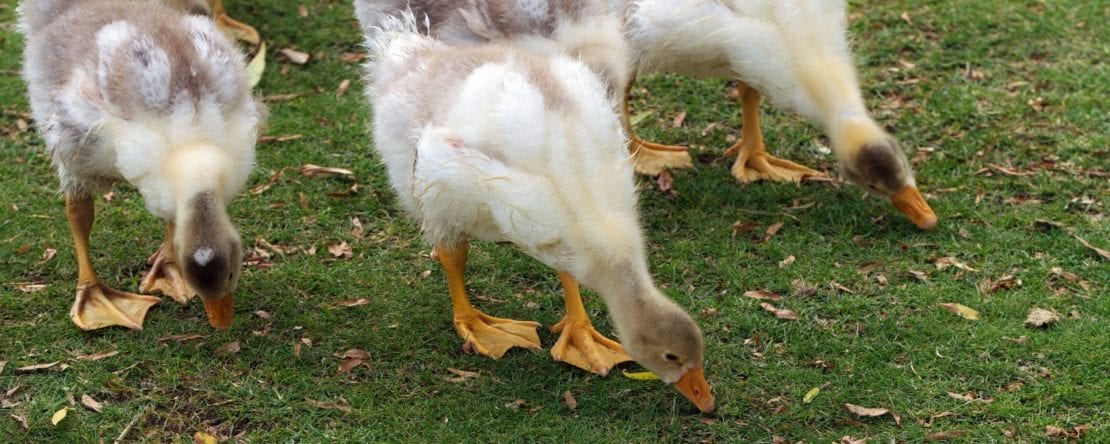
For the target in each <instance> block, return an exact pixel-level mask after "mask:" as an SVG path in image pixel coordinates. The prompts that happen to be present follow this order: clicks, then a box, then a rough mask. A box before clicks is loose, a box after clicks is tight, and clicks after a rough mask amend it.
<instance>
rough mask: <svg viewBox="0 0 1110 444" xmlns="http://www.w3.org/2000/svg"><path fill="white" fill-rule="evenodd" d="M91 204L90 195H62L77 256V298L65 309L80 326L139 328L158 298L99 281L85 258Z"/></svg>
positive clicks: (93, 207)
mask: <svg viewBox="0 0 1110 444" xmlns="http://www.w3.org/2000/svg"><path fill="white" fill-rule="evenodd" d="M95 205H96V204H95V203H94V202H93V200H92V199H90V198H80V199H77V198H72V197H69V196H66V219H68V220H69V229H70V231H71V232H72V233H73V247H74V253H75V254H76V256H77V299H76V300H75V301H74V302H73V307H71V308H70V310H69V318H70V319H71V320H73V323H74V324H76V325H77V327H79V328H81V329H82V330H95V329H98V328H102V327H109V326H113V325H120V326H124V327H127V328H130V329H134V330H142V329H143V320H144V319H145V318H146V313H147V311H148V310H150V307H151V306H152V305H154V304H157V303H159V302H161V299H158V298H156V297H153V296H144V295H140V294H133V293H126V292H122V291H118V290H113V289H111V288H108V286H106V285H104V284H103V283H102V282H100V278H99V277H98V276H97V275H96V271H95V270H93V265H92V259H90V258H89V232H90V231H92V225H93V219H94V214H95V212H96V207H95Z"/></svg>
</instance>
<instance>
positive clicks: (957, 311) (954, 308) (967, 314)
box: [937, 302, 979, 321]
mask: <svg viewBox="0 0 1110 444" xmlns="http://www.w3.org/2000/svg"><path fill="white" fill-rule="evenodd" d="M937 305H940V307H941V308H943V309H945V310H948V312H949V313H952V314H954V315H957V316H959V317H961V318H964V319H967V320H970V321H978V320H979V312H978V311H975V309H973V308H971V307H968V306H966V305H963V304H956V303H953V302H946V303H943V304H937Z"/></svg>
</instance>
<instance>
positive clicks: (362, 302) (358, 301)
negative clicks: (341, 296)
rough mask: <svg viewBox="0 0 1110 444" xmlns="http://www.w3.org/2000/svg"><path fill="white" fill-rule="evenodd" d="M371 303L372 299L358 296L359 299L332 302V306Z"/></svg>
mask: <svg viewBox="0 0 1110 444" xmlns="http://www.w3.org/2000/svg"><path fill="white" fill-rule="evenodd" d="M369 303H370V299H367V298H358V299H347V300H344V301H339V302H333V303H332V304H331V306H332V307H358V306H359V305H366V304H369Z"/></svg>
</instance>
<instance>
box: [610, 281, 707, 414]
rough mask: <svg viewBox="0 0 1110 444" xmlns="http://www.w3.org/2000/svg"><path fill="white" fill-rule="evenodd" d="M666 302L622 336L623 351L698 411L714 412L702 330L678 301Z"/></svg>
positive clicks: (667, 300)
mask: <svg viewBox="0 0 1110 444" xmlns="http://www.w3.org/2000/svg"><path fill="white" fill-rule="evenodd" d="M665 301H666V303H665V304H663V305H661V306H660V307H659V309H658V310H656V311H657V312H656V313H652V314H650V315H648V316H646V317H644V318H643V319H640V320H639V321H638V322H636V324H635V325H633V326H630V327H631V328H630V331H628V332H627V335H625V334H622V335H621V336H622V339H624V340H622V341H621V342H622V345H623V346H624V350H625V352H627V353H628V355H629V356H631V357H632V359H635V360H636V362H638V363H640V365H643V366H644V367H645V368H647V369H648V370H651V372H652V373H655V374H656V375H657V376H659V379H660V380H662V381H663V382H665V383H667V384H674V385H675V388H677V389H678V390H679V391H680V392H682V394H683V395H685V396H686V398H688V399H689V400H690V401H692V402H693V403H694V405H696V406H698V409H699V410H701V411H702V412H705V413H711V412H713V410H714V409H715V408H716V405H715V404H714V400H713V393H712V392H710V391H709V383H708V382H706V380H705V371H704V370H703V368H702V357H703V355H704V350H705V346H704V343H703V339H702V334H701V329H699V328H698V326H697V324H695V323H694V319H693V318H691V317H690V315H688V314H686V312H685V311H683V310H682V308H680V307H679V306H678V305H677V304H674V303H673V302H671V301H670V300H669V299H665Z"/></svg>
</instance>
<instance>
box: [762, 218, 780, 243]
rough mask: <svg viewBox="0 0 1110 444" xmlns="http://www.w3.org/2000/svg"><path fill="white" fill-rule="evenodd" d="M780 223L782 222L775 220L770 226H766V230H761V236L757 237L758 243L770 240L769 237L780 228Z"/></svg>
mask: <svg viewBox="0 0 1110 444" xmlns="http://www.w3.org/2000/svg"><path fill="white" fill-rule="evenodd" d="M782 225H783V223H782V222H775V223H773V224H771V226H769V227H767V231H765V232H763V237H761V238H760V239H759V243H764V242H767V241H769V240H771V237H772V236H774V235H775V233H778V232H779V230H781V229H782Z"/></svg>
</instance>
